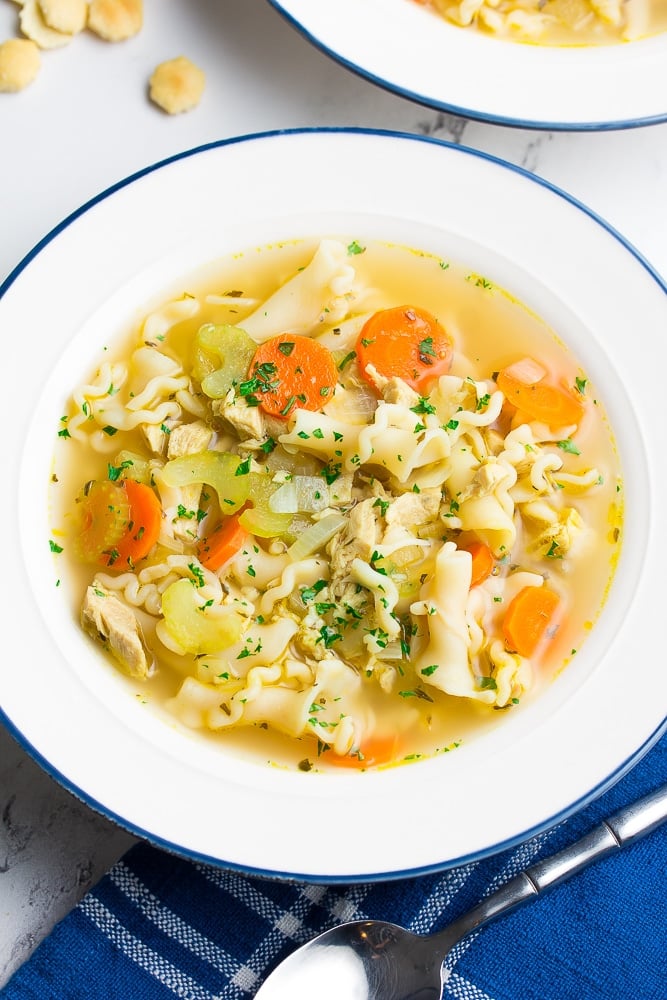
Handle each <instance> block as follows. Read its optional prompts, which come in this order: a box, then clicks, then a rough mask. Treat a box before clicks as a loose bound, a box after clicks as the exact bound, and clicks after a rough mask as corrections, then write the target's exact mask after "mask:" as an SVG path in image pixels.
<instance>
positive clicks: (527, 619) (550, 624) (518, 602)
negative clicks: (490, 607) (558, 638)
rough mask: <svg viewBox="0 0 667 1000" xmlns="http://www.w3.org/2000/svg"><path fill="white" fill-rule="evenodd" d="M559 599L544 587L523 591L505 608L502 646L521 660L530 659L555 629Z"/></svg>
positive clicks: (524, 588) (526, 588)
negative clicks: (550, 630)
mask: <svg viewBox="0 0 667 1000" xmlns="http://www.w3.org/2000/svg"><path fill="white" fill-rule="evenodd" d="M559 604H560V598H559V596H558V594H555V593H554V592H553V590H548V589H547V587H523V589H522V590H520V591H519V592H518V594H516V595H515V596H514V597H513V598H512V600H511V601H510V602H509V604H508V605H507V611H506V612H505V617H504V619H503V635H504V637H505V645H506V646H507V648H508V649H509V650H510V651H512V652H514V653H519V654H520V655H521V656H532V655H533V654H534V653H535V651H536V650H537V648H538V647H539V646H540V645H541V644H542V642H543V641H544V640H545V639H546V638H548V635H547V633H548V631H549V629H552V628H554V626H555V625H556V612H557V609H558V605H559Z"/></svg>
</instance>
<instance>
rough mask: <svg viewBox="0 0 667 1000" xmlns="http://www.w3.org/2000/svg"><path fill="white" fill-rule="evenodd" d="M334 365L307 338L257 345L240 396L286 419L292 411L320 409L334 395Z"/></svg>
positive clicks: (285, 336) (279, 339)
mask: <svg viewBox="0 0 667 1000" xmlns="http://www.w3.org/2000/svg"><path fill="white" fill-rule="evenodd" d="M337 381H338V379H337V372H336V362H335V361H334V359H333V355H332V354H331V351H329V350H328V349H327V348H326V347H325V346H324V345H323V344H320V343H319V342H318V341H316V340H311V338H310V337H300V336H292V335H291V334H287V333H285V334H281V335H280V336H278V337H272V338H271V340H267V341H266V342H265V343H264V344H260V345H259V347H258V348H257V351H256V352H255V356H254V357H253V359H252V362H251V364H250V370H249V371H248V379H247V381H246V382H244V383H242V384H241V387H240V389H241V393H242V395H245V396H246V398H247V399H248V401H249V402H250V401H251V400H252V402H254V403H255V404H256V405H259V406H261V408H262V409H263V410H264V412H265V413H268V414H269V415H270V416H272V417H278V418H279V419H282V420H287V419H289V417H290V416H291V414H292V412H293V410H295V409H301V410H321V409H322V407H323V406H324V405H325V403H326V402H327V400H328V399H329V398H330V397H331V396H332V395H333V391H334V387H335V385H336V382H337Z"/></svg>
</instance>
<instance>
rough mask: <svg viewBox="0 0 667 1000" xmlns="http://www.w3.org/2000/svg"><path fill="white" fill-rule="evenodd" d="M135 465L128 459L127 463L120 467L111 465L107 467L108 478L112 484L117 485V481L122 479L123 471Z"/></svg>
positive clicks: (122, 463) (121, 464)
mask: <svg viewBox="0 0 667 1000" xmlns="http://www.w3.org/2000/svg"><path fill="white" fill-rule="evenodd" d="M133 464H134V463H133V462H131V461H130V460H129V459H127V460H126V461H125V462H121V463H120V465H111V464H108V465H107V476H108V477H109V479H110V480H111V482H112V483H115V482H116V480H117V479H120V477H121V476H122V474H123V470H124V469H128V468H129V467H130V466H131V465H133Z"/></svg>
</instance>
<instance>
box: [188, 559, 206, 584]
mask: <svg viewBox="0 0 667 1000" xmlns="http://www.w3.org/2000/svg"><path fill="white" fill-rule="evenodd" d="M188 569H189V570H190V572H191V573H192V576H193V578H194V579H193V581H192V582H193V583H194V585H195V587H203V586H204V584H205V583H206V580H205V579H204V572H203V570H202V568H201V566H197V564H196V563H188Z"/></svg>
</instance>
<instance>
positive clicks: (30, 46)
mask: <svg viewBox="0 0 667 1000" xmlns="http://www.w3.org/2000/svg"><path fill="white" fill-rule="evenodd" d="M40 65H41V59H40V56H39V48H38V47H37V46H36V45H35V43H34V42H31V41H30V39H29V38H9V39H8V40H7V41H6V42H3V43H2V44H1V45H0V93H3V94H15V93H16V92H17V91H19V90H23V88H24V87H27V86H28V84H29V83H32V81H33V80H34V79H35V77H36V76H37V74H38V73H39V67H40Z"/></svg>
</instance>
